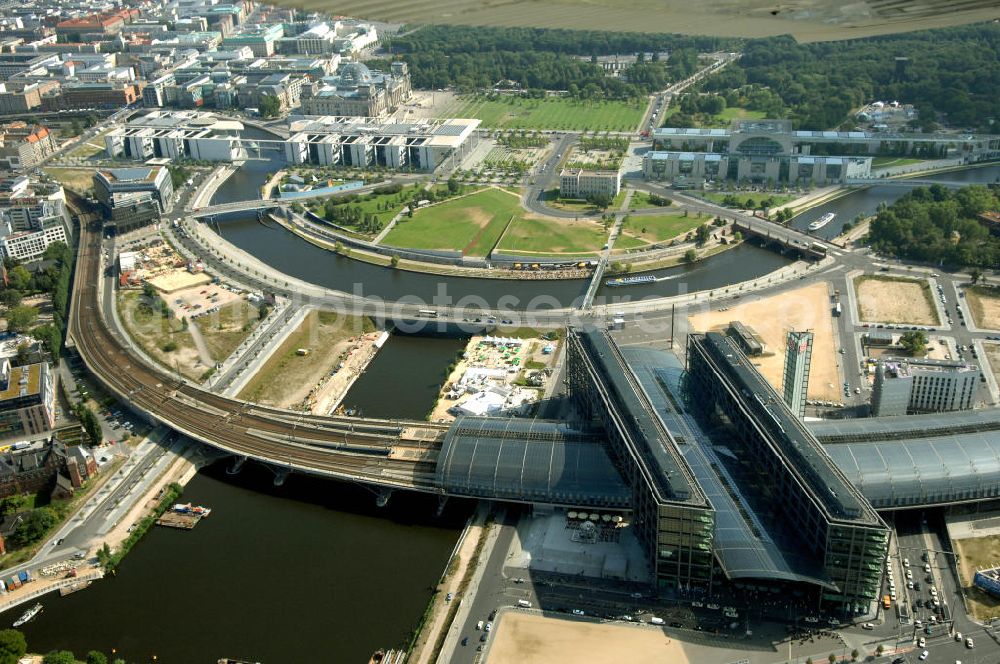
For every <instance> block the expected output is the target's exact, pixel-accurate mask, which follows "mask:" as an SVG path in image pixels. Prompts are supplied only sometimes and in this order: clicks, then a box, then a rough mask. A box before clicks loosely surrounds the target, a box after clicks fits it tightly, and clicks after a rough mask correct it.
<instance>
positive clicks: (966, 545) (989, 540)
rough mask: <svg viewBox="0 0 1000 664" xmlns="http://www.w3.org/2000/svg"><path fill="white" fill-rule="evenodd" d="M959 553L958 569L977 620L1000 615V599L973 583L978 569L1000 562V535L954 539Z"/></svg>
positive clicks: (971, 609)
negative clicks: (974, 585)
mask: <svg viewBox="0 0 1000 664" xmlns="http://www.w3.org/2000/svg"><path fill="white" fill-rule="evenodd" d="M952 544H953V545H954V546H955V553H957V554H958V571H959V573H960V574H961V576H962V587H963V588H964V589H965V596H966V597H967V598H968V600H969V609H970V611H971V612H972V615H973V616H974V617H975V618H976V619H977V620H989V619H990V618H993V617H1000V599H996V598H995V597H991V596H990V595H988V594H986V593H985V592H983V591H982V590H979V589H977V588H975V587H973V585H972V577H973V576H975V573H976V569H978V568H981V567H993V566H995V565H996V564H997V563H998V562H1000V535H993V536H989V537H973V538H970V539H957V540H952Z"/></svg>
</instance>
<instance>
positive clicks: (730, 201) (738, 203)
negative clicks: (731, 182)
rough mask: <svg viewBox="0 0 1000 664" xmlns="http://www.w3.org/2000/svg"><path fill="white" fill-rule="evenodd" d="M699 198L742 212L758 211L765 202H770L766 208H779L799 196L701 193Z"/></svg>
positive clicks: (760, 193) (752, 192) (745, 192)
mask: <svg viewBox="0 0 1000 664" xmlns="http://www.w3.org/2000/svg"><path fill="white" fill-rule="evenodd" d="M695 193H696V194H697V195H698V196H700V197H702V198H704V199H705V200H707V201H710V202H712V203H715V204H716V205H723V206H725V207H730V208H736V209H741V210H756V209H759V208H760V207H761V205H762V204H763V203H764V201H769V202H768V204H767V205H766V206H765V207H779V206H781V205H785V204H786V203H789V202H791V201H793V200H795V199H796V198H799V195H797V194H776V193H773V192H767V191H699V192H695Z"/></svg>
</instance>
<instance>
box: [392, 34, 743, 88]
mask: <svg viewBox="0 0 1000 664" xmlns="http://www.w3.org/2000/svg"><path fill="white" fill-rule="evenodd" d="M724 46H725V47H730V46H733V47H734V46H736V42H735V41H733V40H723V39H716V38H713V37H686V36H675V35H652V34H649V35H647V34H631V33H620V34H618V33H603V32H585V31H579V32H578V31H572V30H543V29H532V28H471V27H460V26H456V27H446V26H427V27H425V28H422V29H420V30H417V31H415V32H412V33H410V34H408V35H406V36H403V37H397V38H395V39H393V40H392V41H391V42H390V44H389V45H388V47H389V49H390V51H391V52H392V53H393V54H395V55H401V56H402V57H403V59H404V60H406V62H407V63H408V64H409V65H410V74H411V76H412V78H413V85H414V87H417V88H424V89H427V88H443V87H454V88H456V89H458V90H459V91H466V92H468V91H473V90H483V89H488V88H491V87H493V86H494V85H495V84H497V83H498V82H502V81H513V82H515V83H516V84H518V85H519V86H520V87H521V88H523V89H525V90H564V91H568V92H569V94H570V96H572V97H578V98H586V99H594V98H606V99H629V98H632V97H636V96H640V95H646V94H649V93H651V92H655V91H657V90H662V89H664V88H666V87H667V86H668V85H669V84H670V82H671V81H675V80H677V79H679V78H683V77H685V76H688V75H690V74H691V73H693V72H694V71H696V69H697V67H698V53H700V52H705V51H714V50H718V49H720V48H723V47H724ZM662 51H666V52H669V53H670V59H669V62H661V61H659V59H658V57H657V56H656V55H651V57H650V58H649V59H648V60H647V59H645V58H644V59H643V60H642V61H640V62H637V63H636V64H635V65H634V66H632V67H631V68H630V69H629V74H628V78H627V80H625V79H623V78H616V77H611V76H606V75H605V73H604V71H603V70H602V69H601V68H600V67H599V66H598V65H597V64H596V58H597V56H600V55H613V54H621V55H634V54H636V53H650V54H656V53H659V52H662Z"/></svg>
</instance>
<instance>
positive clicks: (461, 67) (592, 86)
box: [388, 23, 1000, 131]
mask: <svg viewBox="0 0 1000 664" xmlns="http://www.w3.org/2000/svg"><path fill="white" fill-rule="evenodd" d="M388 46H389V49H390V52H391V53H392V54H394V55H397V56H401V57H403V58H404V59H405V60H406V61H407V62H408V63H409V64H410V70H411V74H412V76H413V84H414V86H415V87H417V88H425V89H426V88H443V87H454V88H456V89H458V90H459V91H471V90H482V89H487V88H490V87H492V86H493V85H494V84H496V83H497V82H500V81H506V80H510V81H514V82H515V83H517V84H518V85H519V86H521V87H522V88H524V89H526V90H527V89H531V90H567V91H570V94H571V96H575V97H581V98H598V97H605V98H609V99H625V98H630V97H635V96H640V95H645V94H648V93H650V92H653V91H657V90H661V89H663V88H665V87H666V86H667V85H668V84H669V83H670V82H672V81H675V80H678V79H680V78H683V77H685V76H687V75H688V74H690V73H692V72H693V71H695V69H696V68H697V54H698V53H705V52H711V51H733V50H741V51H742V52H743V57H742V58H741V59H740V60H739V62H738V63H733V64H731V65H729V66H727V67H726V68H725V69H724V70H722V71H721V72H719V73H718V74H715V75H713V76H711V77H709V78H708V79H706V82H705V83H704V84H703V86H702V90H704V91H706V92H714V93H718V94H719V95H720V96H722V97H723V98H724V99H725V101H726V102H727V105H728V106H740V107H741V108H747V109H749V110H754V111H760V112H762V113H764V114H765V115H767V116H768V117H788V118H791V119H792V120H793V121H794V123H795V126H796V127H797V128H802V129H830V128H835V127H839V126H853V122H852V121H851V118H850V114H851V111H852V110H854V109H857V108H858V107H860V106H862V105H863V104H865V103H868V102H870V101H875V100H883V101H892V100H899V101H901V102H905V103H911V104H914V105H915V106H916V107H917V109H918V110H919V111H920V120H919V123H920V126H921V127H922V128H924V129H933V128H934V127H935V126H936V123H937V122H938V121H940V120H944V121H946V122H947V124H948V125H949V126H953V127H961V128H966V127H968V128H975V129H977V130H988V131H996V129H995V128H993V127H992V125H991V124H990V122H991V120H995V121H998V122H1000V67H997V62H1000V25H997V24H993V23H989V24H980V25H972V26H965V27H960V28H949V29H942V30H934V31H923V32H914V33H908V34H901V35H890V36H885V37H878V38H871V39H856V40H849V41H843V42H820V43H814V44H798V43H796V42H795V41H794V40H793V39H791V38H790V37H777V38H770V39H759V40H751V41H748V42H746V43H741V42H740V41H737V40H734V39H723V38H714V37H690V36H683V35H662V34H660V35H658V34H636V33H605V32H590V31H572V30H545V29H534V28H481V27H461V26H455V27H448V26H427V27H424V28H421V29H418V30H415V31H413V32H411V33H409V34H407V35H405V36H402V37H397V38H395V39H393V40H392V41H391V42H390V43H389V44H388ZM663 51H666V52H668V53H669V54H670V57H669V59H668V60H667V61H666V62H661V61H659V60H653V61H651V59H647V60H645V61H642V62H639V63H637V64H636V65H634V66H633V67H632V68H630V69H629V71H628V72H627V80H624V79H622V78H616V77H611V76H606V75H605V74H604V72H603V71H602V70H601V68H600V67H599V66H597V65H596V63H595V62H592V61H591V57H590V56H594V57H595V58H596V56H601V55H613V54H620V55H630V54H636V53H658V52H663ZM897 58H908V61H906V62H901V63H897ZM709 103H710V104H712V105H713V106H714V105H716V104H717V103H718V102H717V101H716V100H713V101H711V102H709ZM696 106H697V104H696V102H695V100H692V101H690V102H689V103H688V108H686V109H684V112H683V113H682V114H680V115H679V116H677V115H675V116H674V117H673V118H672V123H673V124H678V123H683V122H685V121H690V118H691V115H692V114H694V113H698V112H702V111H701V109H698V108H696Z"/></svg>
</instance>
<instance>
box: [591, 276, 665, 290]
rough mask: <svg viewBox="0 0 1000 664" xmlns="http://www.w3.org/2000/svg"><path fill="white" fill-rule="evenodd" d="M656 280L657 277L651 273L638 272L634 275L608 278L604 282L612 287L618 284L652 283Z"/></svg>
mask: <svg viewBox="0 0 1000 664" xmlns="http://www.w3.org/2000/svg"><path fill="white" fill-rule="evenodd" d="M655 281H656V277H654V276H653V275H651V274H637V275H636V276H634V277H618V278H615V279H608V280H607V281H605V282H604V285H605V286H611V287H612V288H615V287H618V286H635V285H636V284H651V283H653V282H655Z"/></svg>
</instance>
